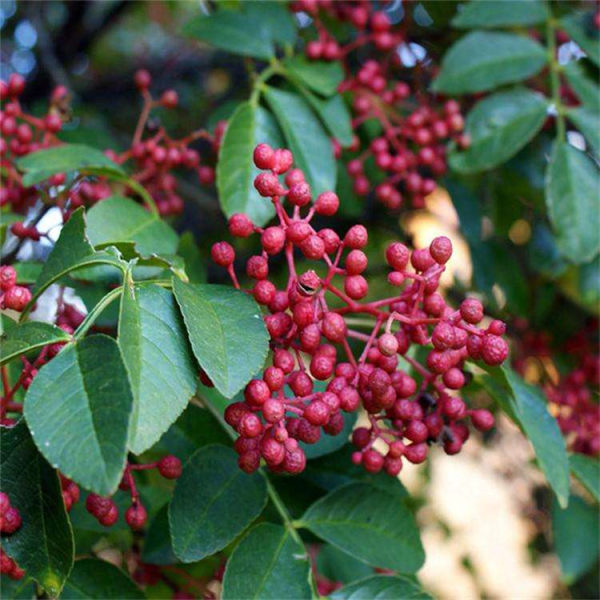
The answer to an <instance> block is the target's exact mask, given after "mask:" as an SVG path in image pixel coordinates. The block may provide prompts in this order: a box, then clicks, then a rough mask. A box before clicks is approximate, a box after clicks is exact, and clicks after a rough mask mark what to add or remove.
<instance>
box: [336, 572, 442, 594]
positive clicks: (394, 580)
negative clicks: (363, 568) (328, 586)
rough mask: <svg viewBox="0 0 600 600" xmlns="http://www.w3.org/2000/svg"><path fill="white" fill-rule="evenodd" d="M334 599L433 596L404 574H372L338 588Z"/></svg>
mask: <svg viewBox="0 0 600 600" xmlns="http://www.w3.org/2000/svg"><path fill="white" fill-rule="evenodd" d="M330 597H331V599H332V600H372V599H373V598H377V600H397V599H398V598H402V600H409V599H411V600H412V599H415V600H417V599H418V600H428V599H431V598H432V596H431V595H430V594H428V593H427V592H426V591H425V590H424V589H423V588H421V586H420V585H419V584H418V583H417V582H415V581H413V580H412V579H410V578H409V577H403V576H402V575H372V576H371V577H366V578H365V579H360V580H359V581H354V582H353V583H351V584H349V585H346V586H344V587H343V588H340V589H339V590H336V591H335V592H333V593H332V594H331V596H330Z"/></svg>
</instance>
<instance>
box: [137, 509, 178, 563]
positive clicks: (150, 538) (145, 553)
mask: <svg viewBox="0 0 600 600" xmlns="http://www.w3.org/2000/svg"><path fill="white" fill-rule="evenodd" d="M142 560H143V561H144V562H145V563H148V564H150V565H172V564H175V563H177V562H178V559H177V557H176V556H175V553H174V552H173V545H172V543H171V534H170V532H169V507H168V505H165V506H163V507H162V508H161V509H160V510H159V511H158V512H157V513H156V515H155V516H154V518H153V519H152V521H150V525H149V527H148V531H147V532H146V537H145V539H144V548H143V549H142Z"/></svg>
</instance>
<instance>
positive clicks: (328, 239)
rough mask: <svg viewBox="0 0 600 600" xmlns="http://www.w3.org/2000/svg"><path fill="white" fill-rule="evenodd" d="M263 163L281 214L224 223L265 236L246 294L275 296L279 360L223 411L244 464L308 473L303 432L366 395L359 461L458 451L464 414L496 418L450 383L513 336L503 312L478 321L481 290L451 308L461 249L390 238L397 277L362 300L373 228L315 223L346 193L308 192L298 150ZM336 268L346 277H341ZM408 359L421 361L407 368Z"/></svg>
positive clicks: (272, 322) (490, 360) (223, 262)
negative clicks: (455, 253) (302, 262)
mask: <svg viewBox="0 0 600 600" xmlns="http://www.w3.org/2000/svg"><path fill="white" fill-rule="evenodd" d="M254 162H255V164H256V166H257V167H258V168H259V169H262V170H264V171H265V172H264V173H260V174H259V175H258V176H257V177H256V180H255V182H254V185H255V187H256V189H257V190H258V192H259V193H260V194H261V195H262V196H264V197H269V198H271V200H272V202H273V205H274V207H275V211H276V215H277V219H278V221H279V223H278V224H277V225H274V226H270V227H266V228H264V229H262V228H259V227H255V226H254V225H253V223H252V222H251V221H250V219H249V218H248V217H247V216H246V215H243V214H236V215H233V216H232V217H231V218H230V220H229V231H230V233H231V234H232V235H234V236H237V237H248V236H250V235H252V234H253V233H257V234H259V235H260V241H261V245H262V249H263V250H262V253H261V254H258V255H255V256H251V257H250V258H249V259H248V261H247V263H246V274H247V275H248V277H249V278H251V279H253V280H254V281H255V283H254V285H253V287H252V289H251V290H249V293H251V294H252V295H253V297H254V298H255V299H256V301H257V302H258V303H259V304H261V305H263V306H265V307H266V308H267V309H268V314H267V315H266V316H265V318H264V319H265V324H266V326H267V329H268V332H269V334H270V337H271V347H272V350H273V361H272V366H269V367H267V368H266V369H265V371H264V373H263V376H262V378H260V379H253V380H252V381H250V382H249V383H248V385H247V386H246V389H245V391H244V401H243V402H236V403H233V404H231V405H229V406H228V408H227V410H226V412H225V419H226V421H227V422H228V423H229V424H230V425H231V426H232V427H234V428H235V430H236V431H237V432H238V434H239V438H238V439H237V440H236V442H235V449H236V451H237V452H238V454H239V464H240V467H241V468H242V469H243V470H245V471H247V472H252V471H254V470H256V469H257V468H258V467H259V465H260V461H261V458H263V459H264V460H265V462H266V464H267V465H268V467H269V468H270V469H271V470H273V471H276V472H281V471H284V472H287V473H299V472H301V471H302V470H303V469H304V467H305V464H306V457H305V453H304V451H303V450H302V448H301V447H300V446H299V444H298V442H299V441H300V442H304V443H307V444H314V443H316V442H317V441H319V439H320V437H321V433H322V431H324V432H325V433H326V434H329V435H337V434H339V433H340V432H341V431H342V429H343V427H344V418H343V413H344V412H346V413H351V412H354V411H356V410H357V409H358V408H359V407H361V406H362V407H363V408H364V409H365V410H366V411H367V413H368V415H369V422H370V427H369V428H359V429H357V430H355V432H354V434H353V441H354V444H355V445H356V447H357V448H358V452H356V453H355V455H354V456H353V460H354V461H355V462H356V463H357V464H358V463H362V464H363V465H364V467H365V468H366V469H367V470H369V471H372V472H376V471H379V470H381V469H382V468H385V470H386V471H387V472H388V473H389V474H391V475H396V474H398V472H399V471H400V469H401V467H402V458H403V457H404V458H406V459H407V460H409V461H410V462H413V463H419V462H422V461H423V460H425V457H426V455H427V450H428V445H429V444H431V443H434V442H439V443H440V444H442V445H443V447H444V450H445V451H446V452H447V453H448V454H454V453H456V452H458V451H459V450H460V448H461V446H462V445H463V443H464V442H465V441H466V439H467V437H468V435H469V430H468V428H467V426H466V420H467V419H470V420H471V422H472V424H473V425H474V426H475V427H476V428H477V429H479V430H482V431H485V430H488V429H490V428H491V427H492V425H493V422H494V420H493V417H492V415H491V414H490V413H489V412H488V411H486V410H471V409H469V408H467V406H466V404H465V402H464V401H463V400H462V399H461V398H460V397H458V396H457V395H456V393H455V392H456V391H458V390H460V389H461V388H462V387H463V386H464V385H465V383H466V381H467V377H466V376H465V374H464V372H463V370H462V366H463V363H464V361H465V359H467V358H471V359H482V360H483V361H484V362H485V363H486V364H488V365H499V364H500V363H502V362H503V361H504V360H505V359H506V357H507V355H508V346H507V344H506V342H505V341H504V339H503V338H502V337H501V336H502V335H503V333H504V331H505V325H504V323H502V322H501V321H491V323H490V324H489V326H488V327H487V328H485V329H481V328H478V327H476V325H477V324H479V323H481V321H482V320H483V318H484V314H483V307H482V305H481V303H480V302H479V301H478V300H475V299H467V300H465V301H464V302H463V303H462V304H461V306H460V309H459V310H454V309H452V308H450V307H449V306H447V305H446V302H445V300H444V298H443V297H442V296H441V295H440V294H439V293H437V288H438V285H439V282H440V277H441V275H442V273H443V271H444V269H445V267H444V265H445V264H446V263H447V261H448V260H449V259H450V256H451V254H452V245H451V242H450V240H449V239H448V238H445V237H438V238H436V239H434V240H433V242H432V243H431V245H430V247H429V248H423V249H420V250H414V251H412V252H410V251H409V250H408V248H407V247H406V246H404V245H403V244H401V243H399V242H394V243H392V244H390V245H389V246H388V248H387V251H386V260H387V263H388V265H389V266H390V267H391V269H392V270H391V272H390V273H389V275H388V282H389V283H390V285H391V286H392V287H393V288H395V290H394V292H393V294H392V295H391V296H390V297H388V298H384V299H380V300H373V301H364V298H365V297H366V296H367V294H368V291H369V285H368V282H367V279H366V278H365V276H364V272H365V269H366V268H367V262H368V261H367V256H366V254H365V253H364V252H363V248H364V247H365V246H366V245H367V240H368V233H367V230H366V228H365V227H364V226H362V225H354V226H353V227H351V228H350V229H349V231H348V232H347V233H346V235H345V236H344V238H343V239H340V237H339V236H338V235H337V234H336V233H335V231H333V230H332V229H329V228H322V229H320V230H318V231H317V230H316V229H314V228H313V226H312V225H311V223H310V222H311V220H312V218H313V216H314V215H315V214H318V215H321V216H324V217H329V216H332V215H334V214H335V212H336V211H337V209H338V206H339V199H338V197H337V196H336V194H334V193H333V192H324V193H322V194H320V195H319V196H318V197H317V198H316V200H315V201H314V203H313V202H312V195H311V190H310V186H309V185H308V183H307V182H306V181H305V179H304V175H303V173H302V172H301V171H300V170H298V169H292V163H293V157H292V154H291V152H290V151H289V150H287V149H278V150H273V149H272V148H270V147H269V146H267V145H266V144H260V145H258V146H257V147H256V149H255V151H254ZM283 174H285V177H284V182H283V183H282V182H281V181H280V177H279V176H281V175H283ZM284 184H285V185H284ZM284 201H285V202H286V204H287V205H288V206H289V207H290V210H289V211H287V212H286V210H285V208H284V204H283V202H284ZM303 212H304V213H305V214H304V216H303V214H302V213H303ZM295 251H299V252H300V253H301V254H303V255H304V257H305V258H307V259H310V260H315V261H321V262H322V263H324V266H325V274H324V275H322V276H319V275H317V273H316V272H315V271H314V270H307V271H305V272H303V273H301V274H300V273H298V272H297V270H296V262H295ZM280 253H283V254H284V256H285V260H286V263H287V266H288V271H289V275H288V281H287V283H286V285H285V287H284V288H283V289H277V287H276V286H275V284H274V283H273V282H271V281H270V280H269V278H268V276H269V259H270V258H271V257H274V256H275V255H278V254H280ZM211 254H212V259H213V260H214V262H215V263H217V264H218V265H220V266H222V267H225V268H226V269H227V270H228V272H229V274H230V276H231V279H232V281H233V283H234V285H235V286H236V287H238V288H239V287H240V285H239V282H238V278H237V275H236V273H235V269H234V259H235V251H234V249H233V247H232V246H231V245H230V244H228V243H227V242H218V243H216V244H215V245H214V246H213V247H212V253H211ZM342 265H343V266H342ZM336 278H339V279H341V280H342V281H343V284H342V285H341V286H339V287H338V286H337V285H334V281H335V280H336ZM359 327H366V328H367V333H363V332H361V331H359V330H358V328H359ZM413 344H415V345H418V346H429V345H432V346H433V348H432V349H431V350H430V351H429V353H428V355H427V359H426V366H423V365H421V364H420V363H419V362H418V361H417V360H416V359H415V358H414V353H409V349H410V348H411V346H412V345H413ZM338 354H340V356H338ZM401 361H403V362H404V365H403V366H405V368H406V369H408V370H411V371H412V374H410V373H409V372H408V371H407V370H404V369H402V368H399V367H400V364H401ZM307 363H308V364H307ZM315 381H323V382H324V381H328V384H327V386H326V388H325V390H324V391H319V390H318V389H317V388H315ZM286 386H287V388H288V389H289V392H288V391H287V390H286ZM377 440H382V441H383V442H385V444H386V445H387V447H388V450H387V454H386V455H385V458H384V456H383V455H382V454H381V453H380V452H379V451H378V450H375V449H374V448H373V444H374V443H375V442H376V441H377Z"/></svg>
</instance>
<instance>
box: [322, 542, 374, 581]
mask: <svg viewBox="0 0 600 600" xmlns="http://www.w3.org/2000/svg"><path fill="white" fill-rule="evenodd" d="M316 567H317V573H319V575H321V576H322V577H325V578H326V579H329V581H339V582H341V583H350V582H351V581H355V580H356V579H362V578H363V577H368V576H369V575H372V574H373V569H372V568H371V567H369V565H366V564H365V563H364V562H361V561H360V560H358V559H356V558H354V557H353V556H350V555H349V554H346V553H345V552H342V551H341V550H340V549H339V548H336V547H335V546H332V545H331V544H323V545H322V546H321V548H320V549H319V554H317V563H316Z"/></svg>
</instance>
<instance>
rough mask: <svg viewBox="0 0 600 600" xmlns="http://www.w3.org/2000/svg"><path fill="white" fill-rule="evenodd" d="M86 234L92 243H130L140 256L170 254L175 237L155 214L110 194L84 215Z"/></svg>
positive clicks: (173, 249) (133, 202) (127, 199)
mask: <svg viewBox="0 0 600 600" xmlns="http://www.w3.org/2000/svg"><path fill="white" fill-rule="evenodd" d="M86 222H87V228H86V233H87V236H88V239H89V241H90V243H91V244H92V245H93V246H108V245H112V244H116V243H117V242H134V243H135V247H136V249H137V251H138V252H139V253H140V254H141V255H142V256H150V255H152V254H158V255H160V254H174V253H175V252H176V250H177V244H178V238H177V234H176V233H175V231H173V229H172V228H171V227H170V226H169V225H167V223H165V222H164V221H163V220H162V219H161V218H160V217H159V216H158V215H155V214H153V213H151V212H149V211H148V210H146V209H145V208H144V207H143V206H142V205H141V204H138V203H137V202H135V201H134V200H131V199H130V198H124V197H122V196H111V197H110V198H106V199H105V200H102V201H101V202H98V203H96V204H95V205H94V206H92V208H90V210H89V211H88V212H87V214H86Z"/></svg>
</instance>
